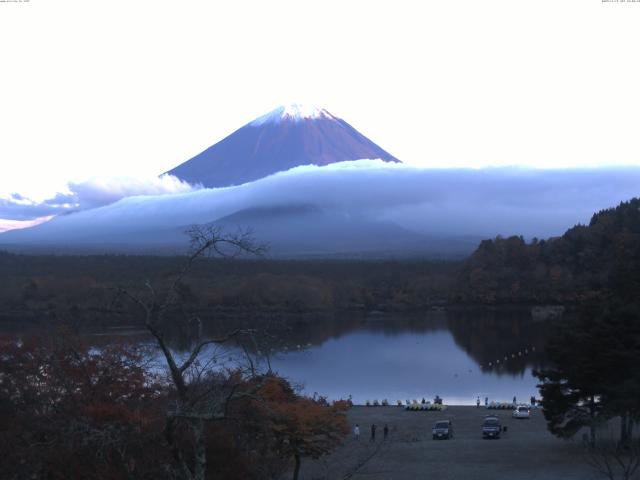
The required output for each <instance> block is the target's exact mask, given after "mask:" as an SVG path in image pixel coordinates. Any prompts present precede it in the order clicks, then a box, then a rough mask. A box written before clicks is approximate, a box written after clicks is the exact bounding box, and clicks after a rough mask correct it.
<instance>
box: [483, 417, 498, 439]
mask: <svg viewBox="0 0 640 480" xmlns="http://www.w3.org/2000/svg"><path fill="white" fill-rule="evenodd" d="M500 432H502V425H501V424H500V419H499V418H498V417H496V416H495V415H487V416H486V417H484V422H483V423H482V438H500Z"/></svg>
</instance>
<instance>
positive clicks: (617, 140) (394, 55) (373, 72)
mask: <svg viewBox="0 0 640 480" xmlns="http://www.w3.org/2000/svg"><path fill="white" fill-rule="evenodd" d="M639 25H640V3H637V2H636V3H612V2H602V0H535V1H534V0H527V1H521V0H504V1H502V0H456V1H443V0H437V1H420V2H417V1H411V2H409V1H399V0H394V1H390V0H387V1H384V2H380V1H372V0H366V1H357V0H350V1H344V0H338V1H327V0H324V1H321V2H320V1H317V2H311V1H299V0H296V1H277V0H269V1H234V2H211V1H205V0H201V1H196V0H193V1H187V0H172V1H161V0H137V1H133V2H131V1H130V2H124V1H122V2H117V1H116V2H114V1H106V0H104V1H99V0H30V1H29V2H27V3H24V2H23V3H4V2H0V46H1V48H0V65H1V67H0V68H1V75H0V136H1V138H0V162H1V166H2V174H1V175H0V194H2V193H8V192H19V193H22V194H24V195H29V196H32V197H36V198H37V197H43V196H46V195H48V194H49V193H52V192H54V191H56V190H59V189H60V186H62V185H64V184H65V182H66V181H69V180H75V181H78V180H82V179H85V178H87V177H101V176H123V175H136V176H144V175H153V174H158V173H161V172H163V171H165V170H168V169H170V168H172V167H174V166H175V165H177V164H179V163H181V162H183V161H185V160H187V159H188V158H190V157H191V156H193V155H195V154H197V153H199V152H200V151H201V150H203V149H204V148H206V147H208V146H209V145H211V144H213V143H215V142H217V141H219V140H221V139H222V138H223V137H224V136H226V135H228V134H229V133H231V132H232V131H233V130H235V129H236V128H239V127H240V126H242V125H243V124H245V123H247V122H249V121H250V120H252V119H253V118H255V117H257V116H259V115H262V114H264V113H266V112H267V111H269V110H271V109H272V108H274V107H276V106H277V105H279V104H282V103H289V102H291V101H299V102H309V103H313V104H315V105H318V106H321V107H324V108H327V109H328V110H329V111H330V112H332V113H333V114H335V115H337V116H340V117H342V118H344V119H345V120H346V121H348V122H349V123H351V124H352V125H353V126H354V127H356V128H357V129H358V130H360V131H361V132H362V133H363V134H365V135H367V136H368V137H369V138H371V139H372V140H373V141H375V142H376V143H378V144H379V145H380V146H381V147H382V148H384V149H386V150H388V151H389V152H390V153H392V154H393V155H395V156H396V157H398V158H400V159H401V160H403V161H405V162H407V163H410V164H415V165H423V166H435V167H441V166H473V167H478V166H484V165H530V166H538V167H558V166H596V165H614V164H616V165H623V164H626V165H630V164H631V165H640V142H639V141H638V139H639V138H640V113H639V112H640V61H638V58H639V54H638V48H639V46H640V28H639Z"/></svg>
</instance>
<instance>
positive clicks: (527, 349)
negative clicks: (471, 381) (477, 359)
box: [480, 346, 536, 368]
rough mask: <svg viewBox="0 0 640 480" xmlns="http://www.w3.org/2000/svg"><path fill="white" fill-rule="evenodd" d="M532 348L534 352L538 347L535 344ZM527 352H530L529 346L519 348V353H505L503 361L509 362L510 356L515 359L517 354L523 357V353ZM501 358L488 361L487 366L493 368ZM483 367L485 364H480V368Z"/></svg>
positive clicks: (498, 363)
mask: <svg viewBox="0 0 640 480" xmlns="http://www.w3.org/2000/svg"><path fill="white" fill-rule="evenodd" d="M530 349H531V352H532V353H533V352H535V351H536V347H534V346H531V348H530ZM527 353H529V347H527V348H525V349H524V350H519V351H518V352H517V353H510V354H507V355H505V356H504V357H503V358H502V361H503V362H507V361H509V360H510V358H509V356H511V359H515V358H516V356H518V357H522V355H523V354H527ZM500 360H501V359H499V358H498V359H496V360H495V361H494V362H488V363H487V367H489V368H491V367H493V366H495V365H500ZM482 367H483V365H482V364H480V368H482Z"/></svg>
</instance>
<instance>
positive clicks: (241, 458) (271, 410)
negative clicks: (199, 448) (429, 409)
mask: <svg viewBox="0 0 640 480" xmlns="http://www.w3.org/2000/svg"><path fill="white" fill-rule="evenodd" d="M143 353H144V352H141V351H138V350H135V349H133V348H132V347H130V346H128V345H122V344H110V345H106V346H103V347H101V348H100V349H96V348H91V347H90V346H89V345H88V344H87V343H85V342H83V341H81V340H79V339H78V337H76V336H73V335H69V334H66V333H60V332H58V333H57V334H56V335H49V336H32V337H29V338H24V339H22V340H16V339H15V338H10V337H6V338H3V339H0V451H2V453H3V454H2V455H1V456H0V471H1V472H2V478H7V479H12V480H13V479H15V480H18V479H25V478H34V479H45V478H46V479H69V480H74V479H87V478H91V479H98V480H101V479H109V480H119V479H133V478H135V479H143V480H144V479H147V478H148V479H151V478H153V479H164V478H175V477H172V476H171V475H173V474H174V472H175V470H173V469H172V466H173V465H172V462H173V459H172V452H171V449H170V448H169V445H168V442H167V438H166V420H167V411H168V410H167V405H168V404H169V403H170V401H171V397H172V393H171V389H170V384H169V383H168V382H165V381H164V380H163V379H162V377H161V376H158V375H154V374H152V373H151V371H152V370H150V369H149V368H147V365H146V363H145V362H146V360H145V358H146V356H145V355H143ZM230 375H233V373H230ZM237 388H238V391H239V392H240V393H243V394H245V395H239V400H238V401H237V402H234V403H232V404H231V405H230V408H229V414H228V418H225V419H222V420H220V421H212V422H208V424H207V429H206V437H207V456H208V458H209V464H210V465H211V468H210V469H209V471H208V472H207V478H216V479H226V480H236V479H238V480H239V479H262V478H280V476H281V475H282V474H283V473H285V472H287V471H289V470H291V469H292V467H293V466H294V464H295V459H296V458H297V459H298V464H299V460H300V459H301V458H304V457H312V458H317V457H319V456H321V455H323V454H325V453H328V452H329V451H331V450H332V449H333V448H334V447H335V446H336V445H337V444H338V443H339V442H340V440H341V438H342V437H343V435H344V433H346V420H345V416H344V408H345V405H343V404H341V403H336V404H334V405H329V404H328V403H327V402H325V401H323V400H314V399H309V398H305V397H301V396H299V395H298V394H296V392H295V391H294V390H293V389H292V388H291V386H290V385H289V384H288V383H287V382H286V381H285V380H283V379H282V378H279V377H277V376H275V375H268V376H261V377H255V378H254V379H252V380H251V381H248V382H246V383H243V384H240V385H239V386H238V387H237ZM174 435H175V438H174V442H175V441H177V442H179V444H180V445H181V448H182V451H184V452H188V451H189V449H190V448H192V447H191V445H192V443H193V439H192V438H191V436H190V431H189V429H188V428H184V426H182V427H181V426H178V428H177V429H176V431H175V432H174Z"/></svg>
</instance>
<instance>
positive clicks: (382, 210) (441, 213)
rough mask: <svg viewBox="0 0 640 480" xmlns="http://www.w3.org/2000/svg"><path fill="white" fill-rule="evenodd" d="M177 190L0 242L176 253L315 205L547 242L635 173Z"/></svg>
mask: <svg viewBox="0 0 640 480" xmlns="http://www.w3.org/2000/svg"><path fill="white" fill-rule="evenodd" d="M176 185H177V188H185V189H186V190H188V191H186V192H183V193H176V194H173V195H153V196H148V195H147V196H135V197H126V198H123V199H121V200H119V201H117V202H115V203H113V204H110V205H106V206H102V207H99V208H94V209H90V210H85V211H81V212H77V213H73V214H70V215H64V216H60V217H57V218H55V219H53V220H52V221H50V222H47V223H46V224H42V225H39V226H37V227H34V228H30V229H28V230H22V231H20V232H17V231H16V232H10V233H9V234H3V235H1V236H0V242H10V243H11V242H13V243H21V242H26V243H30V242H36V243H42V242H45V241H48V242H65V243H67V244H68V243H73V242H74V241H76V242H80V241H82V242H92V241H97V240H98V239H103V240H104V239H109V241H112V242H118V243H123V244H124V243H128V242H133V243H136V242H138V243H139V242H142V241H145V240H144V239H145V238H147V239H148V238H152V239H153V240H154V242H162V240H163V232H172V233H171V234H170V235H167V236H166V241H167V242H168V243H172V244H175V243H176V242H177V241H182V240H181V238H182V237H180V236H179V232H181V231H182V230H183V229H184V227H185V226H188V225H190V224H193V223H206V222H211V221H214V220H217V219H219V218H221V217H224V216H227V215H230V214H233V213H234V212H238V211H241V210H244V209H251V208H256V207H259V208H269V207H278V206H283V205H314V206H317V207H319V208H320V209H322V210H323V211H326V212H331V214H332V215H341V216H342V217H343V218H356V217H357V218H359V219H361V218H366V219H371V220H374V221H385V222H394V223H396V224H398V225H400V226H401V227H404V228H405V229H408V230H412V231H415V232H420V233H430V234H442V235H473V236H483V237H491V236H495V235H497V234H502V235H511V234H522V235H525V236H527V237H532V236H538V237H548V236H554V235H559V234H561V233H563V232H564V231H565V230H566V229H567V228H569V227H571V226H573V225H575V224H577V223H580V222H581V223H585V222H588V221H589V219H590V217H591V215H592V213H593V212H594V211H597V210H600V209H603V208H607V207H611V206H614V205H616V204H617V203H619V202H620V201H622V200H626V199H629V198H631V197H633V196H637V195H638V194H639V193H640V192H639V188H638V186H639V185H640V168H610V169H571V170H525V169H518V168H493V169H482V170H472V169H423V168H415V167H411V166H407V165H404V164H389V163H385V162H382V161H376V160H361V161H355V162H342V163H338V164H334V165H330V166H325V167H316V166H305V167H297V168H294V169H292V170H289V171H287V172H282V173H278V174H275V175H272V176H270V177H267V178H264V179H262V180H259V181H256V182H252V183H248V184H245V185H241V186H238V187H229V188H220V189H199V190H195V191H191V190H190V189H188V188H186V187H184V186H181V185H180V184H176ZM110 193H111V192H109V190H108V187H105V189H104V190H102V189H100V188H88V190H87V191H83V190H82V189H77V194H78V198H80V199H85V201H86V203H87V204H90V203H91V202H94V204H100V203H101V202H105V203H106V202H107V201H108V200H109V199H111V198H115V197H117V196H118V195H123V194H124V193H126V192H125V190H120V191H119V193H114V194H113V196H110ZM145 232H146V234H148V235H147V236H145V235H143V233H145ZM154 232H155V233H154ZM295 235H296V232H295V231H292V232H291V236H292V237H295ZM177 239H180V240H177Z"/></svg>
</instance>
